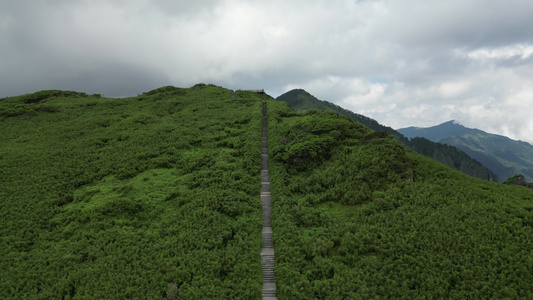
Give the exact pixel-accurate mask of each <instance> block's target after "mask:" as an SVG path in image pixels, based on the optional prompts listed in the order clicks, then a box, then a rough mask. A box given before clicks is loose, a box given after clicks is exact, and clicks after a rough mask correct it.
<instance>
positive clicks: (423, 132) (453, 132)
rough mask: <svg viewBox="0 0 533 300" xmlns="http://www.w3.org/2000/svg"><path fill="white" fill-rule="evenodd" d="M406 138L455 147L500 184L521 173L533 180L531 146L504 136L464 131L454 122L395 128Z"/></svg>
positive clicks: (464, 129) (477, 130) (465, 129)
mask: <svg viewBox="0 0 533 300" xmlns="http://www.w3.org/2000/svg"><path fill="white" fill-rule="evenodd" d="M398 131H399V132H401V133H403V134H405V136H407V137H412V138H414V137H424V138H427V139H430V140H432V141H438V142H440V143H444V144H448V145H451V146H454V147H457V148H459V149H461V150H463V151H464V152H466V153H468V155H470V156H471V157H473V158H475V159H476V160H478V161H480V162H482V163H483V165H485V166H487V167H488V168H490V169H491V170H492V171H494V173H496V174H497V175H498V178H499V179H500V181H504V180H506V179H508V178H510V177H512V176H515V175H517V174H523V175H524V176H525V178H526V179H527V180H528V181H533V146H532V145H530V144H528V143H526V142H521V141H515V140H512V139H510V138H508V137H505V136H501V135H496V134H490V133H487V132H484V131H482V130H479V129H472V128H466V127H464V126H462V125H460V124H457V123H455V122H454V121H449V122H446V123H443V124H440V125H437V126H434V127H429V128H418V127H409V128H403V129H399V130H398Z"/></svg>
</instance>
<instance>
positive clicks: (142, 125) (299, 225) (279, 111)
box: [0, 84, 533, 299]
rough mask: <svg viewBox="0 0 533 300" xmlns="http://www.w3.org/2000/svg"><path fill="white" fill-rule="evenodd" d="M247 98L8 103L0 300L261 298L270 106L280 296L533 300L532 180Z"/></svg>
mask: <svg viewBox="0 0 533 300" xmlns="http://www.w3.org/2000/svg"><path fill="white" fill-rule="evenodd" d="M232 93H233V91H231V90H228V89H225V88H222V87H217V86H213V85H204V84H198V85H195V86H194V87H191V88H177V87H171V86H169V87H162V88H159V89H155V90H152V91H149V92H146V93H143V94H142V95H139V96H137V97H130V98H121V99H110V98H105V97H101V96H99V95H86V94H83V93H77V92H66V91H59V92H57V91H52V92H50V91H44V92H39V93H38V94H37V95H34V94H29V95H23V96H19V97H11V98H6V99H2V101H0V111H2V112H4V113H2V114H1V115H0V128H2V135H0V178H1V180H0V208H1V212H0V214H1V215H0V222H1V223H0V225H1V226H0V230H1V232H0V234H1V235H2V239H1V241H0V257H1V258H0V268H1V269H2V276H1V277H0V287H1V288H0V297H1V298H7V299H9V298H21V299H28V298H38V299H47V298H65V299H79V298H113V299H131V298H154V299H157V298H163V297H165V296H166V292H167V289H169V287H170V288H175V289H177V290H178V294H179V297H180V298H184V299H200V298H208V299H221V298H223V299H236V298H237V299H239V298H246V299H257V298H260V297H261V283H262V272H261V258H260V250H261V228H262V219H261V201H260V191H261V176H260V171H261V122H262V106H263V103H265V104H266V106H267V119H268V150H269V161H268V164H269V170H270V181H271V184H270V191H271V198H272V228H273V232H274V234H273V243H274V245H275V247H276V261H275V266H274V271H275V274H276V286H277V295H278V297H279V298H280V299H313V298H318V299H324V298H331V299H354V298H356V299H357V298H365V299H366V298H401V297H405V298H531V297H533V288H532V287H533V277H531V276H530V270H531V269H532V268H533V258H532V255H531V249H532V248H533V241H532V240H531V239H530V237H531V236H533V190H531V189H528V188H526V187H522V186H509V185H503V184H500V183H496V182H489V181H487V180H481V179H477V178H473V177H471V176H467V175H465V174H463V173H460V172H458V171H455V170H452V169H450V168H449V167H447V166H445V165H443V164H441V163H438V162H435V161H434V160H432V159H429V158H426V157H424V156H421V155H418V154H416V153H414V152H412V151H410V150H408V149H406V148H405V147H404V146H402V144H401V143H399V142H398V141H397V140H396V138H394V137H393V136H392V135H389V134H387V133H384V132H377V131H374V130H372V129H370V128H368V127H366V126H364V125H362V124H361V123H359V122H356V121H353V120H351V119H349V118H348V117H345V116H341V115H339V114H337V113H334V112H331V111H317V110H312V111H309V112H303V113H299V112H296V111H294V110H293V109H291V108H290V107H288V105H287V104H286V103H283V102H281V101H274V99H272V98H271V97H269V96H268V95H261V94H257V93H253V92H247V91H236V92H235V99H234V100H232ZM27 99H34V100H31V101H27ZM170 298H171V297H170ZM170 298H169V299H170Z"/></svg>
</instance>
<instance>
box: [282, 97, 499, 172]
mask: <svg viewBox="0 0 533 300" xmlns="http://www.w3.org/2000/svg"><path fill="white" fill-rule="evenodd" d="M276 100H278V101H283V102H286V103H287V104H289V106H290V107H292V108H294V109H295V110H297V111H308V110H311V109H318V110H332V111H334V112H336V113H339V114H341V115H345V116H347V117H349V118H350V119H352V120H354V121H357V122H359V123H361V124H363V125H365V126H366V127H368V128H370V129H372V130H374V131H382V132H386V133H388V134H390V135H392V136H394V137H395V138H396V139H397V140H398V141H399V142H400V143H401V144H402V145H403V146H405V147H406V148H408V149H410V150H412V151H415V152H416V153H418V154H421V155H424V156H426V157H429V158H433V159H434V160H436V161H438V162H441V163H443V164H445V165H447V166H449V167H450V168H453V169H455V170H458V171H461V172H463V173H465V174H467V175H470V176H474V177H477V178H481V179H486V180H491V181H498V177H497V175H496V173H494V172H492V171H491V170H490V169H488V168H487V167H486V166H484V165H483V164H482V163H481V162H479V161H478V160H476V159H473V158H471V156H469V154H468V152H465V151H462V150H460V149H458V148H456V147H454V146H453V145H447V144H444V143H437V142H433V141H430V140H428V139H426V138H425V137H415V138H411V139H409V138H407V137H405V136H404V135H403V134H402V133H401V132H399V131H396V130H394V129H392V128H391V127H387V126H383V125H381V124H379V123H378V122H377V121H376V120H374V119H371V118H369V117H366V116H363V115H361V114H357V113H354V112H351V111H349V110H347V109H344V108H342V107H340V106H338V105H336V104H333V103H331V102H328V101H324V100H319V99H317V98H316V97H314V96H313V95H311V94H309V93H308V92H306V91H305V90H302V89H295V90H291V91H288V92H287V93H285V94H283V95H281V96H279V97H278V98H276Z"/></svg>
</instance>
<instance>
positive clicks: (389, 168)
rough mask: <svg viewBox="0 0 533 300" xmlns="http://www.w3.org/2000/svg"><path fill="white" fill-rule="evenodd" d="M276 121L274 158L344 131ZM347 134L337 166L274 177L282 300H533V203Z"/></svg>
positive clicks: (379, 141)
mask: <svg viewBox="0 0 533 300" xmlns="http://www.w3.org/2000/svg"><path fill="white" fill-rule="evenodd" d="M268 112H269V126H270V129H269V143H270V144H269V145H270V147H271V153H272V154H274V153H275V151H276V150H274V149H276V147H285V146H286V145H284V144H283V143H284V141H286V140H287V138H286V137H287V136H290V134H288V133H291V132H295V131H296V132H298V130H299V129H300V128H301V124H312V123H314V122H316V123H318V124H323V123H327V122H331V123H332V127H333V124H336V120H335V118H334V117H333V116H332V115H328V114H322V115H320V119H319V118H318V115H316V113H314V112H313V113H311V114H301V115H294V114H291V113H289V112H288V109H287V108H286V106H285V105H284V104H282V103H277V102H269V108H268ZM280 116H290V117H280ZM315 117H317V119H315ZM321 127H326V128H327V127H328V126H322V125H321ZM346 128H360V130H359V132H360V133H359V134H349V133H344V134H343V132H342V130H345V129H346ZM308 131H309V130H308ZM308 131H307V133H306V134H305V135H303V134H300V136H304V137H309V136H310V134H309V132H308ZM340 131H341V132H340V133H336V135H337V138H336V139H335V142H334V143H333V144H328V146H327V159H325V158H322V157H320V156H317V161H318V163H314V164H309V165H308V167H307V168H295V166H294V163H292V162H290V161H286V160H280V159H277V160H272V162H271V163H270V165H269V166H270V178H271V192H272V203H273V213H272V224H273V225H272V226H273V230H274V244H275V247H276V266H275V271H276V278H277V282H276V285H277V293H278V296H279V298H280V299H281V298H286V299H391V298H393V299H394V298H407V299H418V298H423V299H436V298H444V299H450V298H452V299H479V298H531V297H533V288H532V287H533V277H532V276H530V270H531V269H532V268H533V258H532V256H531V251H530V250H531V249H532V248H533V240H531V238H530V237H531V236H533V202H532V200H533V191H531V190H528V189H524V188H521V187H512V186H505V185H502V184H498V183H494V182H488V181H482V180H479V179H475V178H473V177H469V176H466V175H463V174H461V173H459V172H456V171H453V170H451V169H449V168H448V167H446V166H444V165H442V164H440V163H437V162H435V161H433V160H430V159H427V158H425V157H421V156H419V155H416V154H414V153H413V152H411V151H408V150H405V149H404V148H403V147H402V146H401V145H400V144H399V143H398V142H397V141H396V140H395V139H394V138H393V137H391V136H389V135H387V134H385V133H382V132H371V131H370V130H368V129H366V128H364V127H362V126H360V125H358V124H357V123H354V124H352V125H350V126H347V127H342V128H341V129H340ZM355 132H357V130H356V131H355ZM314 136H318V137H319V136H320V135H314Z"/></svg>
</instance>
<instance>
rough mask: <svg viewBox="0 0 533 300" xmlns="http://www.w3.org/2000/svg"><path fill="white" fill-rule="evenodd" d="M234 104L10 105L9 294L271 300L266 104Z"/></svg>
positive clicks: (3, 166)
mask: <svg viewBox="0 0 533 300" xmlns="http://www.w3.org/2000/svg"><path fill="white" fill-rule="evenodd" d="M27 99H34V100H32V101H27ZM230 99H231V91H230V90H226V89H222V88H218V87H215V86H205V85H197V86H195V87H194V88H190V89H180V88H174V87H164V88H160V89H157V90H154V91H151V92H148V93H145V94H143V95H141V96H139V97H133V98H125V99H107V98H99V97H98V95H95V96H88V95H85V94H79V93H72V92H58V91H45V92H40V93H36V94H31V95H25V96H21V97H15V98H8V99H5V100H4V101H2V102H0V105H2V109H3V111H4V112H8V113H4V117H2V118H0V128H1V132H2V134H1V135H0V178H1V180H0V200H1V201H0V214H1V216H0V220H1V221H0V222H1V226H0V230H1V236H2V239H1V244H0V269H1V270H2V271H1V272H2V273H1V274H2V275H1V276H0V298H2V299H10V298H12V299H58V298H62V297H64V299H71V298H75V299H82V298H83V299H85V298H90V299H161V298H163V296H165V293H166V292H167V286H168V285H169V284H170V283H176V284H177V286H178V288H179V295H180V297H183V298H184V299H194V298H202V297H206V298H213V299H215V298H218V299H220V298H225V299H234V298H238V297H248V298H255V299H257V298H259V297H260V295H261V279H262V274H261V262H260V255H259V251H260V249H261V236H260V233H261V226H262V221H261V205H260V202H259V201H258V199H259V192H260V177H259V174H260V168H261V160H260V145H261V143H260V135H261V105H262V104H261V101H262V98H260V97H259V96H256V95H255V94H253V93H246V92H237V99H236V100H233V101H232V100H230Z"/></svg>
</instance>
